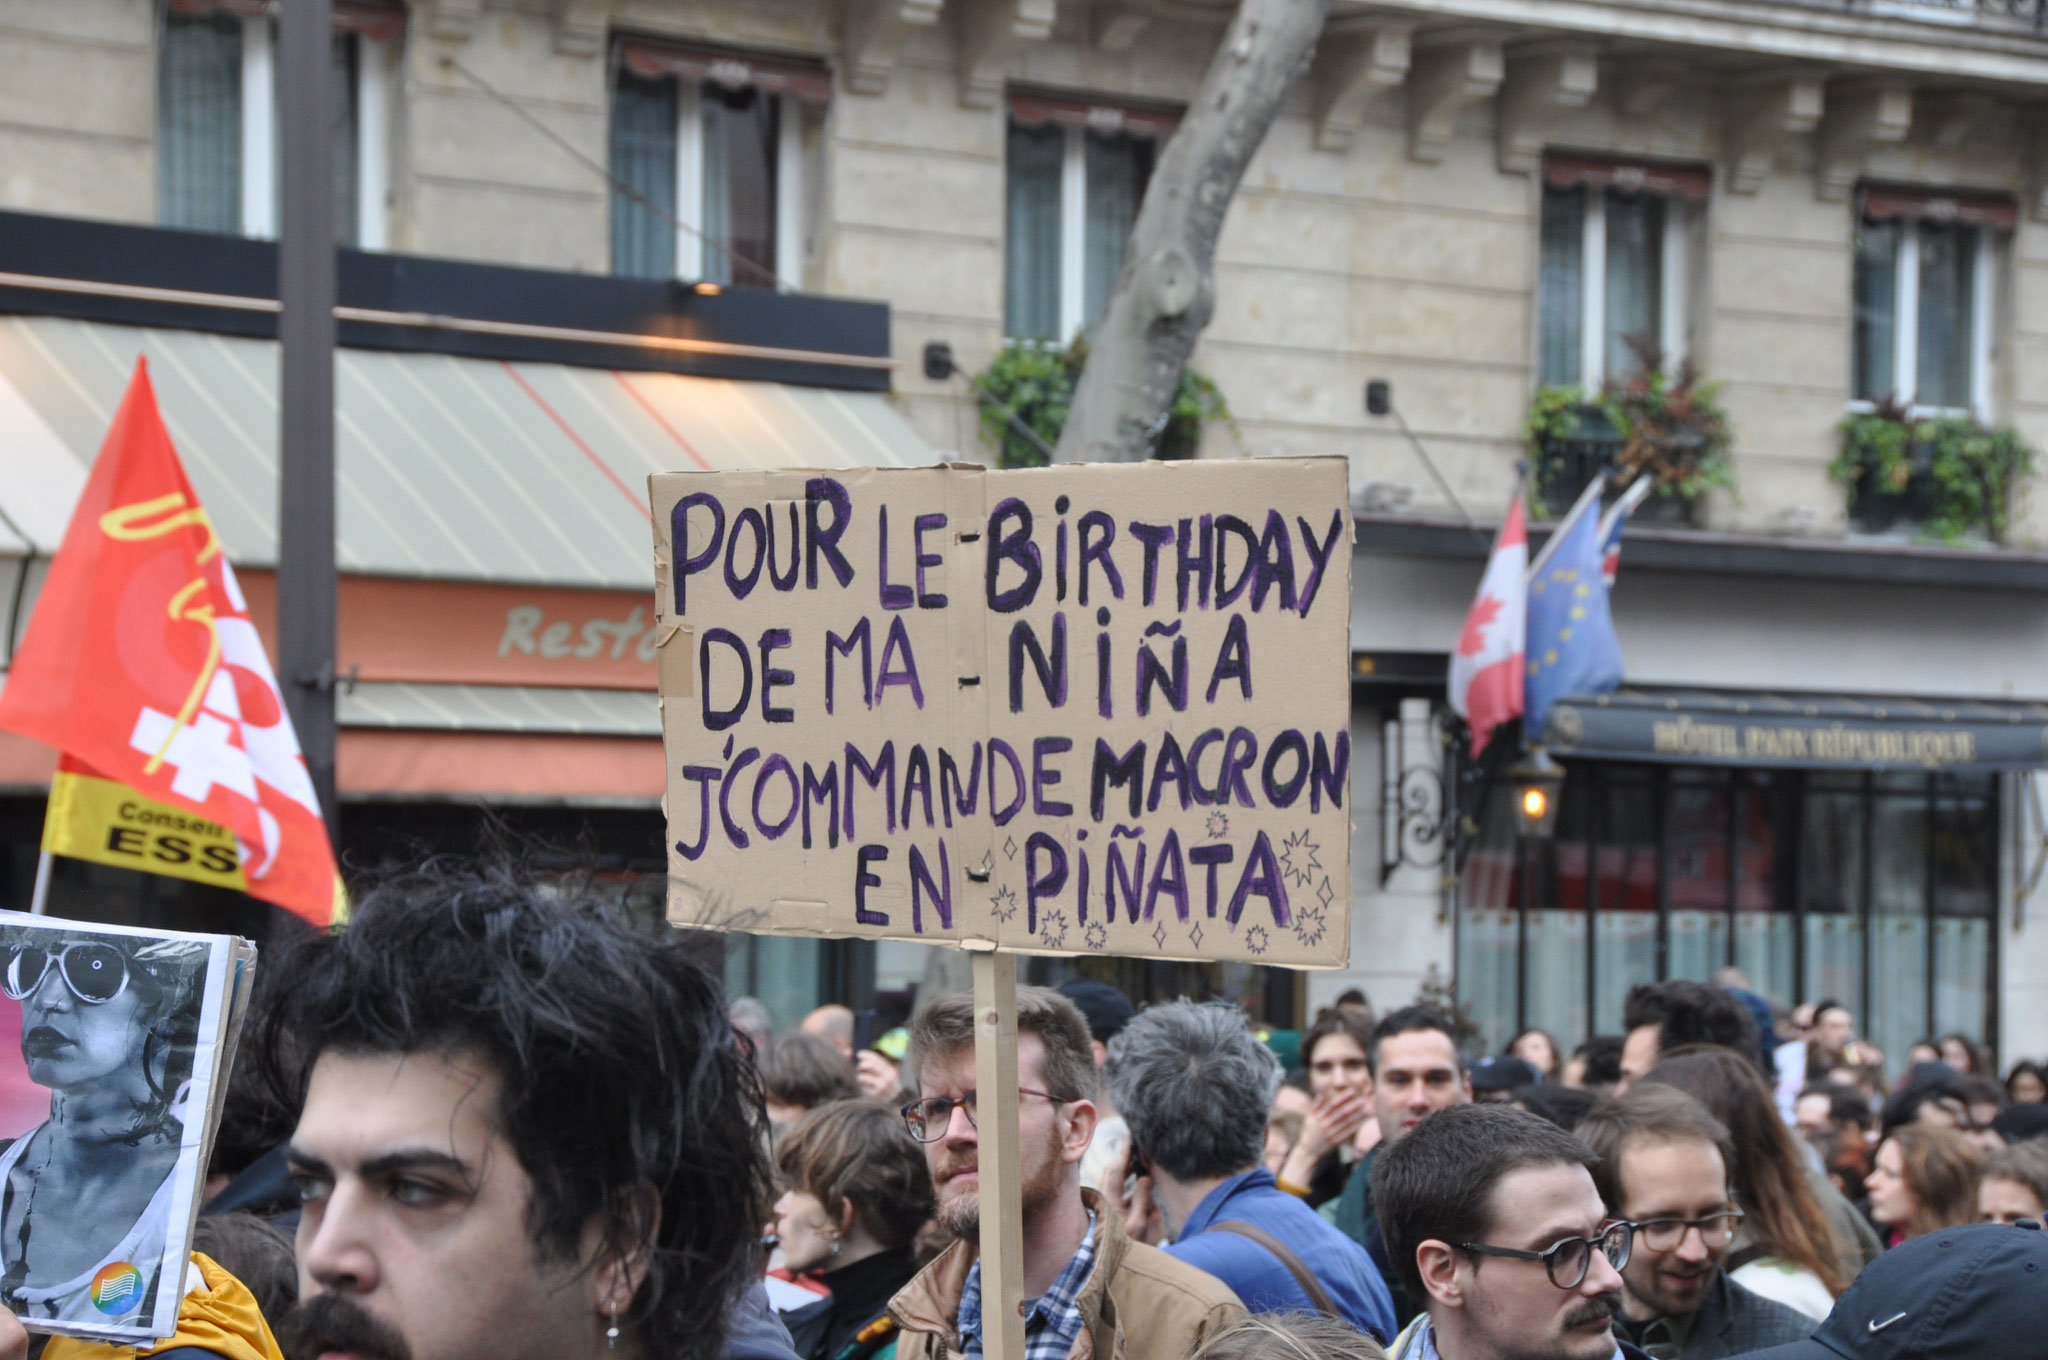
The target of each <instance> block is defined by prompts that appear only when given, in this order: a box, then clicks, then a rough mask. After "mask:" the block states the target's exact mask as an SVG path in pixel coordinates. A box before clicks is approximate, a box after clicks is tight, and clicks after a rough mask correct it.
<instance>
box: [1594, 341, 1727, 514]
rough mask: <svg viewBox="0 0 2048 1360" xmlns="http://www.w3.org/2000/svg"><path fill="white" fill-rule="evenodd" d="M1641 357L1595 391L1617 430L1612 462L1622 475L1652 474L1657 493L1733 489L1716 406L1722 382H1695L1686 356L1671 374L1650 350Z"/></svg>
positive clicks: (1722, 417) (1687, 495) (1694, 495)
mask: <svg viewBox="0 0 2048 1360" xmlns="http://www.w3.org/2000/svg"><path fill="white" fill-rule="evenodd" d="M1643 359H1644V362H1643V366H1642V367H1640V368H1638V369H1636V370H1635V371H1634V372H1633V373H1630V374H1629V375H1627V376H1626V377H1623V378H1609V379H1608V380H1607V382H1606V383H1605V384H1604V385H1603V386H1602V387H1601V389H1600V401H1599V405H1600V409H1601V410H1603V411H1605V412H1606V413H1607V418H1608V419H1609V420H1611V421H1613V422H1614V427H1615V429H1617V430H1618V431H1620V433H1621V437H1622V441H1623V442H1622V446H1621V452H1620V453H1618V454H1616V455H1615V462H1616V463H1617V464H1618V465H1619V468H1620V470H1621V471H1622V473H1624V474H1625V475H1626V474H1637V475H1646V476H1650V477H1654V478H1655V479H1656V481H1657V486H1658V489H1659V490H1660V491H1662V492H1665V493H1667V494H1670V495H1674V496H1678V497H1680V498H1681V499H1684V500H1688V501H1690V500H1696V499H1698V498H1699V497H1700V496H1703V495H1705V494H1706V493H1707V492H1708V491H1710V490H1712V489H1713V488H1715V487H1717V486H1718V487H1727V488H1729V489H1730V490H1733V489H1734V487H1735V473H1734V469H1733V468H1731V467H1730V466H1729V463H1728V446H1729V445H1730V444H1731V443H1733V442H1734V437H1733V432H1732V431H1731V430H1730V429H1729V425H1728V413H1727V412H1726V411H1724V410H1722V409H1721V404H1720V396H1721V385H1720V384H1719V383H1711V382H1702V381H1700V373H1699V369H1698V368H1697V367H1695V366H1694V365H1693V362H1692V361H1691V360H1690V359H1688V360H1686V361H1685V362H1683V363H1681V364H1680V365H1679V366H1678V372H1677V374H1676V375H1675V376H1674V375H1672V374H1668V373H1666V372H1665V371H1664V370H1663V368H1662V367H1660V366H1659V364H1658V362H1657V356H1656V355H1655V354H1654V353H1644V355H1643Z"/></svg>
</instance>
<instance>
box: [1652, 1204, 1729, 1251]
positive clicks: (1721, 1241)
mask: <svg viewBox="0 0 2048 1360" xmlns="http://www.w3.org/2000/svg"><path fill="white" fill-rule="evenodd" d="M1741 1222H1742V1210H1740V1209H1723V1210H1722V1211H1721V1212H1720V1213H1718V1214H1708V1215H1706V1216H1705V1217H1703V1218H1644V1219H1638V1220H1636V1221H1635V1222H1634V1223H1633V1224H1631V1225H1630V1226H1632V1227H1633V1228H1634V1229H1635V1230H1636V1236H1638V1237H1640V1238H1642V1239H1643V1245H1644V1246H1646V1247H1648V1248H1649V1249H1650V1250H1651V1251H1672V1250H1675V1249H1676V1248H1677V1246H1678V1244H1679V1243H1680V1242H1683V1241H1684V1240H1685V1235H1686V1234H1687V1233H1688V1232H1690V1231H1692V1230H1693V1229H1694V1228H1698V1229H1699V1230H1700V1241H1701V1242H1703V1243H1705V1244H1706V1245H1707V1247H1708V1248H1709V1249H1719V1248H1721V1247H1725V1246H1727V1245H1728V1244H1729V1243H1730V1242H1732V1241H1734V1240H1735V1228H1736V1225H1737V1224H1739V1223H1741Z"/></svg>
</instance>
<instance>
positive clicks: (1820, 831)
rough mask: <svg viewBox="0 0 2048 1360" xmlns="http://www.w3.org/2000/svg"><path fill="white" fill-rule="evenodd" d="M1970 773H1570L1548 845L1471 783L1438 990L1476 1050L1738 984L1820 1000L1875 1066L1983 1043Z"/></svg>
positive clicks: (1985, 919)
mask: <svg viewBox="0 0 2048 1360" xmlns="http://www.w3.org/2000/svg"><path fill="white" fill-rule="evenodd" d="M1997 793H1998V790H1997V784H1996V781H1995V778H1994V777H1993V776H1991V775H1988V774H1921V773H1911V774H1883V775H1878V774H1863V773H1850V774H1838V773H1818V772H1808V771H1801V770H1755V769H1741V770H1732V769H1723V768H1709V767H1687V766H1657V765H1631V764H1620V763H1607V762H1571V763H1569V764H1568V766H1567V773H1566V778H1565V783H1564V788H1563V791H1562V793H1561V795H1560V798H1559V803H1558V820H1557V828H1556V834H1555V836H1554V837H1553V838H1552V839H1551V840H1550V841H1549V842H1548V843H1545V844H1529V845H1520V844H1518V843H1517V841H1516V837H1515V834H1514V818H1513V809H1512V806H1511V804H1510V802H1509V799H1510V797H1511V794H1510V791H1509V790H1508V789H1507V788H1506V787H1504V786H1497V787H1495V788H1494V789H1492V790H1491V792H1490V795H1489V800H1488V802H1487V805H1486V807H1485V809H1484V812H1483V815H1482V817H1481V825H1480V832H1479V837H1478V840H1477V843H1476V845H1475V846H1474V848H1473V850H1472V852H1471V854H1470V856H1469V858H1468V859H1467V861H1466V864H1465V866H1464V871H1463V873H1462V875H1461V876H1460V879H1459V883H1458V944H1457V948H1458V960H1457V971H1458V996H1459V999H1460V1001H1461V1002H1463V1003H1464V1004H1465V1005H1467V1006H1468V1007H1469V1008H1470V1009H1471V1012H1472V1015H1473V1018H1474V1019H1475V1020H1476V1021H1477V1022H1478V1024H1479V1025H1480V1027H1481V1029H1482V1031H1483V1033H1484V1036H1485V1040H1484V1041H1485V1043H1486V1045H1487V1046H1488V1048H1489V1049H1492V1048H1498V1047H1499V1045H1500V1044H1501V1043H1503V1042H1505V1040H1506V1039H1507V1038H1508V1037H1509V1036H1510V1035H1512V1034H1514V1033H1515V1032H1516V1031H1517V1030H1519V1029H1521V1028H1524V1027H1526V1026H1532V1025H1533V1026H1540V1027H1542V1028H1544V1029H1547V1030H1549V1031H1551V1033H1553V1034H1554V1035H1556V1036H1557V1037H1558V1039H1559V1040H1560V1041H1561V1042H1565V1043H1567V1044H1570V1043H1576V1042H1578V1041H1579V1040H1581V1039H1583V1038H1585V1037H1587V1036H1588V1035H1590V1034H1594V1033H1605V1034H1613V1033H1618V1032H1619V1031H1620V1026H1621V1005H1622V998H1623V997H1624V996H1626V994H1627V992H1628V989H1629V988H1630V987H1632V986H1634V985H1635V984H1637V983H1640V982H1651V981H1657V980H1660V979H1663V978H1673V977H1684V978H1696V979H1699V980H1701V981H1713V980H1715V979H1716V977H1717V976H1718V975H1719V974H1721V972H1722V970H1724V969H1727V968H1736V969H1739V970H1741V972H1742V974H1743V975H1744V976H1745V977H1746V978H1747V979H1748V982H1749V985H1750V987H1751V988H1752V989H1754V990H1755V991H1757V992H1759V993H1761V994H1762V995H1764V996H1766V997H1768V998H1769V999H1771V1000H1772V1001H1774V1002H1777V1003H1779V1004H1782V1005H1793V1004H1796V1003H1798V1002H1800V1001H1817V1000H1821V999H1828V998H1832V999H1836V1000H1839V1001H1841V1002H1843V1003H1844V1004H1846V1005H1848V1006H1849V1007H1850V1009H1851V1010H1852V1011H1853V1012H1854V1013H1855V1014H1856V1015H1857V1017H1858V1023H1859V1028H1860V1029H1861V1031H1862V1032H1863V1033H1864V1034H1865V1035H1866V1036H1867V1037H1868V1038H1870V1039H1871V1040H1873V1041H1874V1042H1876V1043H1877V1044H1878V1045H1879V1046H1880V1047H1881V1048H1883V1049H1884V1051H1885V1053H1886V1055H1887V1058H1888V1059H1889V1060H1891V1062H1892V1063H1893V1065H1894V1066H1896V1063H1897V1061H1898V1060H1900V1059H1902V1058H1903V1056H1904V1054H1905V1051H1906V1048H1907V1047H1908V1046H1909V1045H1910V1044H1911V1043H1912V1042H1913V1041H1914V1040H1915V1039H1918V1038H1920V1037H1922V1036H1923V1035H1927V1034H1933V1033H1941V1032H1946V1031H1949V1030H1957V1031H1961V1032H1962V1033H1964V1034H1968V1035H1970V1036H1971V1037H1972V1038H1982V1037H1983V1036H1985V1035H1988V1034H1990V1033H1992V1032H1993V1030H1994V1024H1993V1021H1994V1018H1995V1017H1994V1016H1993V1014H1992V1007H1993V1004H1994V994H1995V988H1994V986H1993V980H1994V978H1995V969H1996V947H1997V946H1996V934H1997V932H1996V931H1995V930H1994V929H1993V928H1992V927H1993V923H1994V921H1995V919H1996V901H1997V881H1998V797H1997Z"/></svg>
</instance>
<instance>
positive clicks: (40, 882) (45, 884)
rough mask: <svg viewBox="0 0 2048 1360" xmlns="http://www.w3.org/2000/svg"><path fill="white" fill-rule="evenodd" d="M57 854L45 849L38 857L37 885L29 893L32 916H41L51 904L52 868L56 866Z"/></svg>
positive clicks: (29, 907) (29, 906)
mask: <svg viewBox="0 0 2048 1360" xmlns="http://www.w3.org/2000/svg"><path fill="white" fill-rule="evenodd" d="M56 858H57V857H56V856H55V855H53V854H51V853H50V852H49V851H47V850H45V851H43V853H42V854H41V855H40V856H38V857H37V859H36V887H35V891H34V892H33V893H31V894H30V895H29V899H28V909H29V914H30V915H32V916H41V915H43V914H44V913H45V912H46V911H47V910H48V909H49V905H50V870H51V869H52V868H53V867H54V866H55V861H56Z"/></svg>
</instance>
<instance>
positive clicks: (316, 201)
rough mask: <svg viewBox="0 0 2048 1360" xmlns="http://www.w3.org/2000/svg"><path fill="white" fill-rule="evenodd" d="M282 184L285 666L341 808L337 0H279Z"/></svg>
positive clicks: (329, 797) (281, 607)
mask: <svg viewBox="0 0 2048 1360" xmlns="http://www.w3.org/2000/svg"><path fill="white" fill-rule="evenodd" d="M277 8H278V30H279V33H278V57H279V60H278V82H277V85H278V105H279V113H280V118H279V124H280V128H279V131H280V136H279V139H278V146H279V151H280V153H281V154H280V155H279V157H278V161H279V168H280V175H279V179H280V183H281V187H282V190H283V193H282V203H281V207H282V209H283V211H282V213H281V214H280V225H281V227H282V230H281V231H280V232H279V234H278V248H277V296H278V301H279V302H280V303H281V304H282V312H281V315H280V316H279V318H278V323H277V337H278V339H279V341H281V342H282V344H281V346H280V347H281V349H282V350H283V354H282V356H281V358H280V373H281V382H280V389H279V390H280V400H279V407H280V411H279V422H278V425H279V428H278V463H279V467H278V486H277V499H278V514H277V530H278V533H277V544H278V547H277V664H278V672H279V679H280V681H281V688H282V689H283V691H284V700H285V705H286V707H287V708H288V709H290V711H291V715H292V726H293V727H294V728H295V729H297V731H298V734H299V745H300V747H301V748H302V749H303V750H304V751H305V753H306V770H307V772H308V773H309V774H310V775H311V776H312V778H313V788H314V791H315V792H316V793H318V794H319V797H320V807H321V810H322V811H323V812H324V813H325V814H326V817H327V834H328V836H329V838H330V839H332V838H334V837H335V835H336V833H337V831H338V830H339V826H338V821H337V816H336V812H337V809H336V808H335V804H334V621H335V581H334V144H333V140H332V138H333V135H334V134H333V126H332V125H333V120H334V95H333V89H332V86H333V74H332V73H333V61H334V57H333V50H332V43H333V31H334V27H333V6H332V3H331V0H284V2H283V3H282V4H280V5H279V6H278V7H277Z"/></svg>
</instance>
